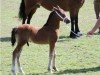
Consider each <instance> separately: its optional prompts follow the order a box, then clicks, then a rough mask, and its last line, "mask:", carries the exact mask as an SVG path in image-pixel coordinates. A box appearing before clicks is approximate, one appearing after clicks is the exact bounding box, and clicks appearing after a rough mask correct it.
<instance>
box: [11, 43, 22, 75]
mask: <svg viewBox="0 0 100 75" xmlns="http://www.w3.org/2000/svg"><path fill="white" fill-rule="evenodd" d="M20 49H21V47H20V46H19V45H17V47H16V48H15V50H14V51H13V57H12V75H16V68H15V63H16V59H17V55H18V52H19V51H20Z"/></svg>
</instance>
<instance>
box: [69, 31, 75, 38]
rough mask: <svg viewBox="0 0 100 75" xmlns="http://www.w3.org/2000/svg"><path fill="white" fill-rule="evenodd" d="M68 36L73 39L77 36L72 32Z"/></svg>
mask: <svg viewBox="0 0 100 75" xmlns="http://www.w3.org/2000/svg"><path fill="white" fill-rule="evenodd" d="M69 37H70V38H73V39H75V38H77V36H76V35H75V34H74V32H71V33H70V36H69Z"/></svg>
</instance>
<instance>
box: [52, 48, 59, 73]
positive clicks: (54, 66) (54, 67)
mask: <svg viewBox="0 0 100 75" xmlns="http://www.w3.org/2000/svg"><path fill="white" fill-rule="evenodd" d="M55 58H56V52H55V50H54V58H53V64H52V67H53V69H54V70H55V71H58V70H57V68H56V63H55Z"/></svg>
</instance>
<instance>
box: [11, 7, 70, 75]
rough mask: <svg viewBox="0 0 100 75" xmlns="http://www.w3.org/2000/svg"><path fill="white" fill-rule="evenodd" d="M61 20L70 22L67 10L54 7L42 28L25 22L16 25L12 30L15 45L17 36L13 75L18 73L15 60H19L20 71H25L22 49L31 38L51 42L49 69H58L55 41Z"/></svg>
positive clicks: (38, 41)
mask: <svg viewBox="0 0 100 75" xmlns="http://www.w3.org/2000/svg"><path fill="white" fill-rule="evenodd" d="M60 21H63V22H65V23H66V24H67V23H70V20H69V19H67V17H66V15H65V11H63V10H62V9H61V8H59V7H57V8H54V9H53V11H52V12H51V13H50V15H49V18H48V20H47V22H46V24H44V26H43V27H42V28H39V27H35V26H33V25H29V24H24V25H20V26H19V27H15V28H14V29H13V30H12V36H11V43H12V46H14V44H15V42H16V37H17V39H18V40H17V46H16V48H15V49H14V51H13V57H12V75H16V69H15V62H16V61H17V64H18V69H19V71H20V72H22V73H24V72H23V70H22V68H21V65H20V62H19V57H20V54H21V51H22V48H23V46H24V45H25V44H26V43H27V42H28V41H29V40H31V41H32V42H34V43H37V44H49V49H50V50H49V64H48V70H49V71H50V72H52V71H53V70H55V71H57V69H56V64H55V57H56V55H55V49H54V48H55V43H56V42H57V39H58V32H59V28H60Z"/></svg>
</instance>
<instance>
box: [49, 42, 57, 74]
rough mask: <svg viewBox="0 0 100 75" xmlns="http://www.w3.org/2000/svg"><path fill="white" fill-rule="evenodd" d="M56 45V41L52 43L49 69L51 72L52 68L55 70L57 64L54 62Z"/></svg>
mask: <svg viewBox="0 0 100 75" xmlns="http://www.w3.org/2000/svg"><path fill="white" fill-rule="evenodd" d="M54 47H55V43H50V50H49V64H48V71H50V72H51V73H52V70H53V66H54V67H55V65H53V63H55V59H54V52H55V51H54ZM53 61H54V62H53ZM55 68H56V67H55Z"/></svg>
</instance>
